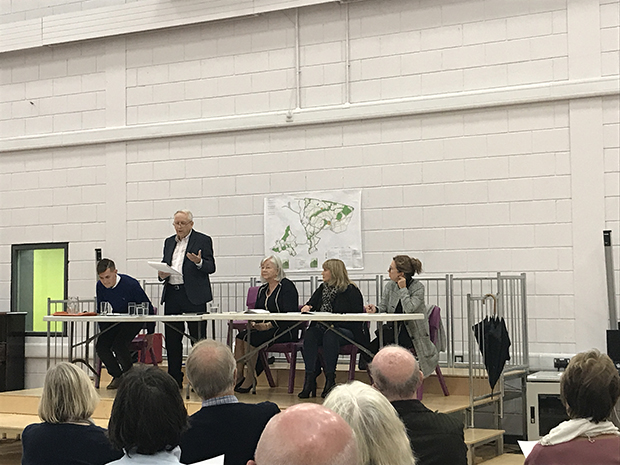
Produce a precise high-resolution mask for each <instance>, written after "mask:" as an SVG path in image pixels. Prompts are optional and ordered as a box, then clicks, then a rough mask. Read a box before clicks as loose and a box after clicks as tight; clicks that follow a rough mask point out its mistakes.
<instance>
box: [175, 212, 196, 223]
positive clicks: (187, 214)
mask: <svg viewBox="0 0 620 465" xmlns="http://www.w3.org/2000/svg"><path fill="white" fill-rule="evenodd" d="M179 213H183V214H184V215H185V216H187V220H188V221H194V215H193V214H192V212H191V211H189V210H177V211H176V212H174V215H172V217H173V218H174V217H175V216H177V215H178V214H179Z"/></svg>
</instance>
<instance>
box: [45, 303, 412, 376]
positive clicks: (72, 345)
mask: <svg viewBox="0 0 620 465" xmlns="http://www.w3.org/2000/svg"><path fill="white" fill-rule="evenodd" d="M422 319H424V315H423V314H421V313H346V314H342V313H327V312H315V313H312V312H310V313H301V312H300V313H255V312H252V311H249V312H222V313H205V314H195V313H186V314H181V315H140V316H134V315H120V314H119V315H92V316H80V315H48V316H45V317H43V320H44V321H46V322H47V363H48V367H49V364H50V361H51V338H52V331H51V325H52V323H54V322H56V323H67V339H68V347H67V348H68V351H67V356H68V357H67V358H68V361H71V362H76V361H80V362H83V363H85V364H86V365H87V366H88V367H89V368H90V369H91V370H93V372H95V371H96V370H95V369H94V367H92V366H90V364H89V361H88V355H87V356H86V357H85V358H80V359H76V358H75V357H74V351H75V350H76V348H77V347H79V346H80V345H85V347H86V350H87V352H86V353H87V354H88V344H89V343H90V342H91V341H93V340H94V339H96V338H97V336H98V333H97V331H96V330H93V333H92V335H90V323H117V324H118V323H128V322H130V323H140V322H144V323H153V322H161V323H163V324H166V323H173V322H179V321H184V322H185V321H214V322H215V321H229V322H232V321H235V320H243V321H247V322H248V325H247V327H248V330H249V331H250V330H251V324H250V323H251V322H252V321H265V320H269V321H272V320H275V321H296V322H297V326H298V325H301V324H302V323H304V322H313V321H314V322H317V323H319V324H322V325H324V326H326V327H328V328H330V329H331V330H332V331H335V332H336V333H338V334H339V335H340V336H342V337H343V338H345V339H346V340H347V341H348V342H350V343H352V344H355V345H357V346H358V348H359V349H360V350H361V351H364V352H367V353H369V352H368V349H367V348H366V347H363V346H361V345H359V344H358V343H357V342H356V341H354V340H351V339H350V338H348V337H347V336H345V335H344V334H342V333H340V332H339V331H338V330H337V329H336V328H333V327H332V326H331V323H333V322H338V321H347V322H353V321H361V322H368V323H373V322H375V323H387V322H397V321H410V320H422ZM76 323H82V324H84V323H85V324H86V336H85V338H84V339H83V340H81V341H77V342H75V341H74V336H75V324H76ZM232 329H233V328H232V325H231V324H229V325H228V332H229V338H228V340H229V341H230V344H232V341H233V338H232ZM186 336H188V337H189V335H187V334H186ZM277 338H278V336H275V337H274V338H272V339H271V340H269V341H267V342H265V343H264V344H262V345H261V346H260V347H257V348H256V350H260V349H262V348H263V347H266V346H268V345H269V344H271V343H272V342H274V341H275V340H276V339H277ZM394 340H395V341H397V340H398V329H397V325H394ZM379 346H383V331H379ZM248 356H249V354H246V355H245V357H244V358H246V357H248Z"/></svg>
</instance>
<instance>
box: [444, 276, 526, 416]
mask: <svg viewBox="0 0 620 465" xmlns="http://www.w3.org/2000/svg"><path fill="white" fill-rule="evenodd" d="M461 284H466V286H465V287H466V288H467V289H471V290H475V291H476V292H477V294H476V295H473V294H472V293H467V295H466V299H465V302H466V313H465V315H464V317H465V318H463V314H462V313H453V317H455V316H458V318H454V321H455V322H457V326H458V325H459V324H460V323H461V320H463V321H462V323H463V324H462V325H460V326H461V330H462V333H460V336H462V339H460V340H459V338H457V339H456V342H457V346H458V344H460V343H462V344H463V345H464V344H465V343H466V344H467V351H466V352H465V351H463V354H464V356H465V354H466V355H467V358H466V360H465V361H466V362H467V366H468V370H469V394H470V395H469V397H470V399H469V401H470V409H469V413H470V416H469V426H470V427H473V426H474V413H475V408H476V406H478V405H481V404H482V403H484V401H491V402H496V403H497V409H496V412H495V413H496V424H498V425H499V420H500V419H501V418H502V417H503V413H504V412H503V410H504V405H503V401H504V394H505V383H504V380H505V378H506V377H509V376H511V377H512V376H515V377H521V378H523V379H524V377H525V376H526V375H527V370H528V368H529V356H528V338H527V308H526V285H525V274H524V273H523V274H521V275H518V276H506V275H502V274H500V273H498V274H497V277H496V278H487V279H477V280H476V281H475V282H469V283H467V282H463V281H461ZM472 284H474V285H473V286H472ZM487 291H488V292H487ZM455 300H456V299H455ZM460 300H461V299H459V303H460ZM491 303H492V305H491ZM457 308H458V307H456V306H454V307H453V310H455V309H457ZM501 320H503V322H504V323H505V332H502V331H501V329H502V326H503V325H502V323H501ZM465 324H466V327H465V328H464V327H463V326H464V325H465ZM474 327H477V328H478V329H477V330H476V331H474ZM492 329H493V333H492V334H490V331H491V330H492ZM476 333H477V335H478V339H477V338H476ZM485 333H486V334H490V336H489V338H488V339H487V338H486V337H483V336H484V335H485ZM456 334H457V336H459V333H458V332H457V333H456ZM508 344H510V345H509V346H508ZM504 353H505V355H506V356H507V359H506V360H504V362H505V365H504V367H503V369H502V370H501V371H499V370H498V369H497V368H495V372H496V373H497V374H498V376H499V378H498V380H497V384H496V385H495V386H494V388H493V389H491V386H490V383H489V377H488V370H489V371H493V368H489V367H487V366H486V365H487V364H486V362H485V354H490V356H491V358H493V357H494V356H497V357H498V358H499V359H500V360H503V359H504V357H503V355H504ZM489 362H490V363H491V364H492V362H491V361H489ZM522 396H524V393H522Z"/></svg>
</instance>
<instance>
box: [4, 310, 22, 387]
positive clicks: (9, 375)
mask: <svg viewBox="0 0 620 465" xmlns="http://www.w3.org/2000/svg"><path fill="white" fill-rule="evenodd" d="M25 334H26V313H25V312H0V391H15V390H17V389H24V359H25V342H26V337H25Z"/></svg>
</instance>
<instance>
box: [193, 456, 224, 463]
mask: <svg viewBox="0 0 620 465" xmlns="http://www.w3.org/2000/svg"><path fill="white" fill-rule="evenodd" d="M192 465H224V456H223V455H220V456H219V457H213V458H212V459H207V460H203V461H201V462H194V463H193V464H192Z"/></svg>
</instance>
